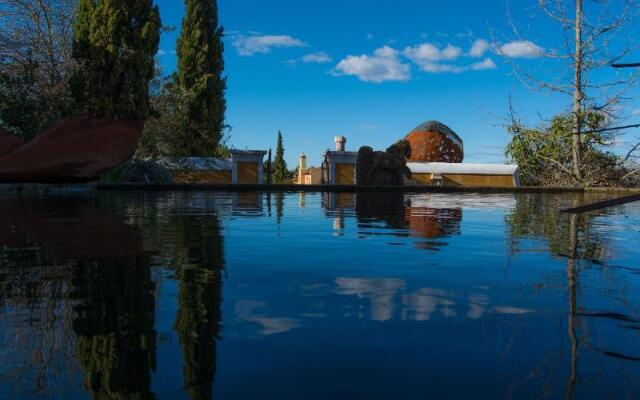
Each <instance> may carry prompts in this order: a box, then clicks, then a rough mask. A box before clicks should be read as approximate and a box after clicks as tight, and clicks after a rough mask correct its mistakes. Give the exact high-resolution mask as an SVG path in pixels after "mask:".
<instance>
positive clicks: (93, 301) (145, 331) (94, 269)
mask: <svg viewBox="0 0 640 400" xmlns="http://www.w3.org/2000/svg"><path fill="white" fill-rule="evenodd" d="M73 286H74V288H75V289H74V291H73V293H72V297H73V298H74V299H76V300H77V305H76V307H75V310H76V312H77V318H76V319H75V320H74V322H73V329H74V331H75V333H76V335H77V338H78V339H77V343H76V356H77V359H78V361H79V364H80V367H81V369H82V371H83V373H84V386H85V387H86V388H87V390H88V391H89V392H90V393H91V395H92V396H93V397H94V398H96V399H119V398H138V399H147V398H153V394H152V393H151V389H150V385H151V372H152V371H153V370H154V369H155V354H156V332H155V331H154V330H153V323H154V301H155V300H154V297H155V296H154V292H155V286H154V284H153V282H152V281H151V272H150V265H149V260H148V258H147V257H144V256H142V257H128V258H120V259H117V258H116V259H113V260H108V261H105V260H104V259H101V260H100V261H90V262H82V263H80V264H79V265H78V266H77V267H76V271H75V273H74V279H73Z"/></svg>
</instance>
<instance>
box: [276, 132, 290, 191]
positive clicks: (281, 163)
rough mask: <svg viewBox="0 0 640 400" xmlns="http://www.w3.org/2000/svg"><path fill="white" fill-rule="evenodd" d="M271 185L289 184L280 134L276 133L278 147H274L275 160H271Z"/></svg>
mask: <svg viewBox="0 0 640 400" xmlns="http://www.w3.org/2000/svg"><path fill="white" fill-rule="evenodd" d="M273 183H279V184H286V183H291V177H290V174H289V170H288V169H287V162H286V161H285V160H284V145H283V144H282V132H280V131H278V145H277V146H276V158H275V159H274V160H273Z"/></svg>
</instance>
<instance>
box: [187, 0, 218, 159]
mask: <svg viewBox="0 0 640 400" xmlns="http://www.w3.org/2000/svg"><path fill="white" fill-rule="evenodd" d="M185 5H186V12H185V16H184V18H183V20H182V32H181V34H180V38H179V39H178V44H177V54H178V72H177V81H178V85H179V86H180V88H181V89H182V90H183V91H184V92H185V94H186V98H187V106H186V109H187V113H188V116H187V118H185V126H184V132H183V134H184V137H185V140H186V143H185V146H186V147H187V149H188V151H189V153H190V154H192V155H200V156H210V155H214V154H215V152H216V148H217V147H218V145H219V143H220V140H221V139H222V136H223V131H224V129H225V123H224V115H225V112H226V109H227V104H226V101H225V97H224V95H225V91H226V88H227V80H226V78H225V77H223V76H222V74H223V71H224V58H223V52H224V44H223V42H222V37H223V35H224V30H223V28H222V27H221V26H219V24H218V4H217V1H216V0H185Z"/></svg>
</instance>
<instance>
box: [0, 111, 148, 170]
mask: <svg viewBox="0 0 640 400" xmlns="http://www.w3.org/2000/svg"><path fill="white" fill-rule="evenodd" d="M143 127H144V123H143V122H142V121H124V120H95V119H90V118H86V117H78V118H68V119H64V120H62V121H60V122H58V123H57V124H56V125H54V126H53V127H51V128H50V129H48V130H47V131H46V132H44V133H43V134H42V135H40V136H38V137H37V138H35V139H34V140H32V141H30V142H29V143H27V144H25V145H23V146H21V147H19V148H17V149H15V150H13V151H12V152H11V153H9V154H5V155H4V156H0V182H46V183H63V182H78V181H80V182H82V181H90V180H93V179H96V178H97V177H98V176H100V175H101V174H103V173H105V172H107V171H109V170H110V169H112V168H113V167H115V166H118V165H120V164H122V163H124V162H125V161H127V160H129V159H130V158H131V157H132V156H133V153H134V151H135V149H136V146H137V144H138V140H139V139H140V136H141V134H142V129H143Z"/></svg>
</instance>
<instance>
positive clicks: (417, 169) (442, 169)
mask: <svg viewBox="0 0 640 400" xmlns="http://www.w3.org/2000/svg"><path fill="white" fill-rule="evenodd" d="M407 167H409V169H410V170H411V172H412V173H414V174H456V175H515V174H516V173H517V172H518V166H517V165H512V164H469V163H441V162H425V163H422V162H409V163H407Z"/></svg>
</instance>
